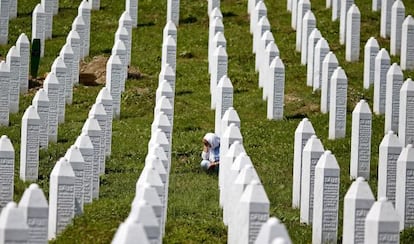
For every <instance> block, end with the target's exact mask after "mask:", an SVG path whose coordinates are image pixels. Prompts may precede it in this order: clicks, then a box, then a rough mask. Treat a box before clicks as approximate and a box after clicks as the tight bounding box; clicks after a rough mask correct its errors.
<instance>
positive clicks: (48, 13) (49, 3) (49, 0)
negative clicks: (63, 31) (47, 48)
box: [40, 0, 53, 39]
mask: <svg viewBox="0 0 414 244" xmlns="http://www.w3.org/2000/svg"><path fill="white" fill-rule="evenodd" d="M40 2H41V4H42V7H43V9H44V10H45V38H46V39H52V30H53V0H41V1H40Z"/></svg>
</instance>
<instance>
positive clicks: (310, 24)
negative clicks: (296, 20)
mask: <svg viewBox="0 0 414 244" xmlns="http://www.w3.org/2000/svg"><path fill="white" fill-rule="evenodd" d="M315 28H316V18H315V15H314V14H313V12H312V11H311V10H308V12H306V14H305V16H303V20H302V47H301V59H300V60H301V61H300V62H301V64H302V65H306V63H307V61H308V59H307V57H308V56H307V55H308V40H309V35H310V34H311V33H312V31H313V30H314V29H315Z"/></svg>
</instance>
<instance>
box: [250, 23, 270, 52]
mask: <svg viewBox="0 0 414 244" xmlns="http://www.w3.org/2000/svg"><path fill="white" fill-rule="evenodd" d="M266 31H270V23H269V19H268V18H267V16H263V17H262V18H260V19H259V22H257V25H256V27H255V29H254V32H253V53H256V50H257V48H258V45H259V43H260V39H261V38H262V35H263V34H264V33H265V32H266Z"/></svg>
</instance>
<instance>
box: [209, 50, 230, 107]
mask: <svg viewBox="0 0 414 244" xmlns="http://www.w3.org/2000/svg"><path fill="white" fill-rule="evenodd" d="M227 59H228V57H227V52H226V49H225V48H224V47H222V46H220V47H218V48H216V50H215V52H214V55H213V65H212V67H211V68H212V69H211V75H210V93H211V109H215V108H216V102H215V101H216V100H215V98H216V96H215V93H216V88H217V84H218V82H219V81H220V79H221V77H223V76H224V75H227Z"/></svg>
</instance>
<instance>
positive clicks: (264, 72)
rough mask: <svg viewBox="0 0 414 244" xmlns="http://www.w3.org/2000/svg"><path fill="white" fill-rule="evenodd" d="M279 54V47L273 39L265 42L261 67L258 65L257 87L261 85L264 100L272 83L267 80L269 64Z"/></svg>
mask: <svg viewBox="0 0 414 244" xmlns="http://www.w3.org/2000/svg"><path fill="white" fill-rule="evenodd" d="M279 56H280V52H279V48H278V47H277V45H276V43H275V42H274V41H271V42H269V44H267V46H266V49H265V51H264V57H263V62H262V65H261V67H259V87H260V86H262V87H263V96H262V98H263V101H266V100H267V98H268V96H269V94H268V93H269V89H270V86H271V85H272V82H269V81H270V79H269V72H270V64H272V61H273V59H275V58H276V57H279Z"/></svg>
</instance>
